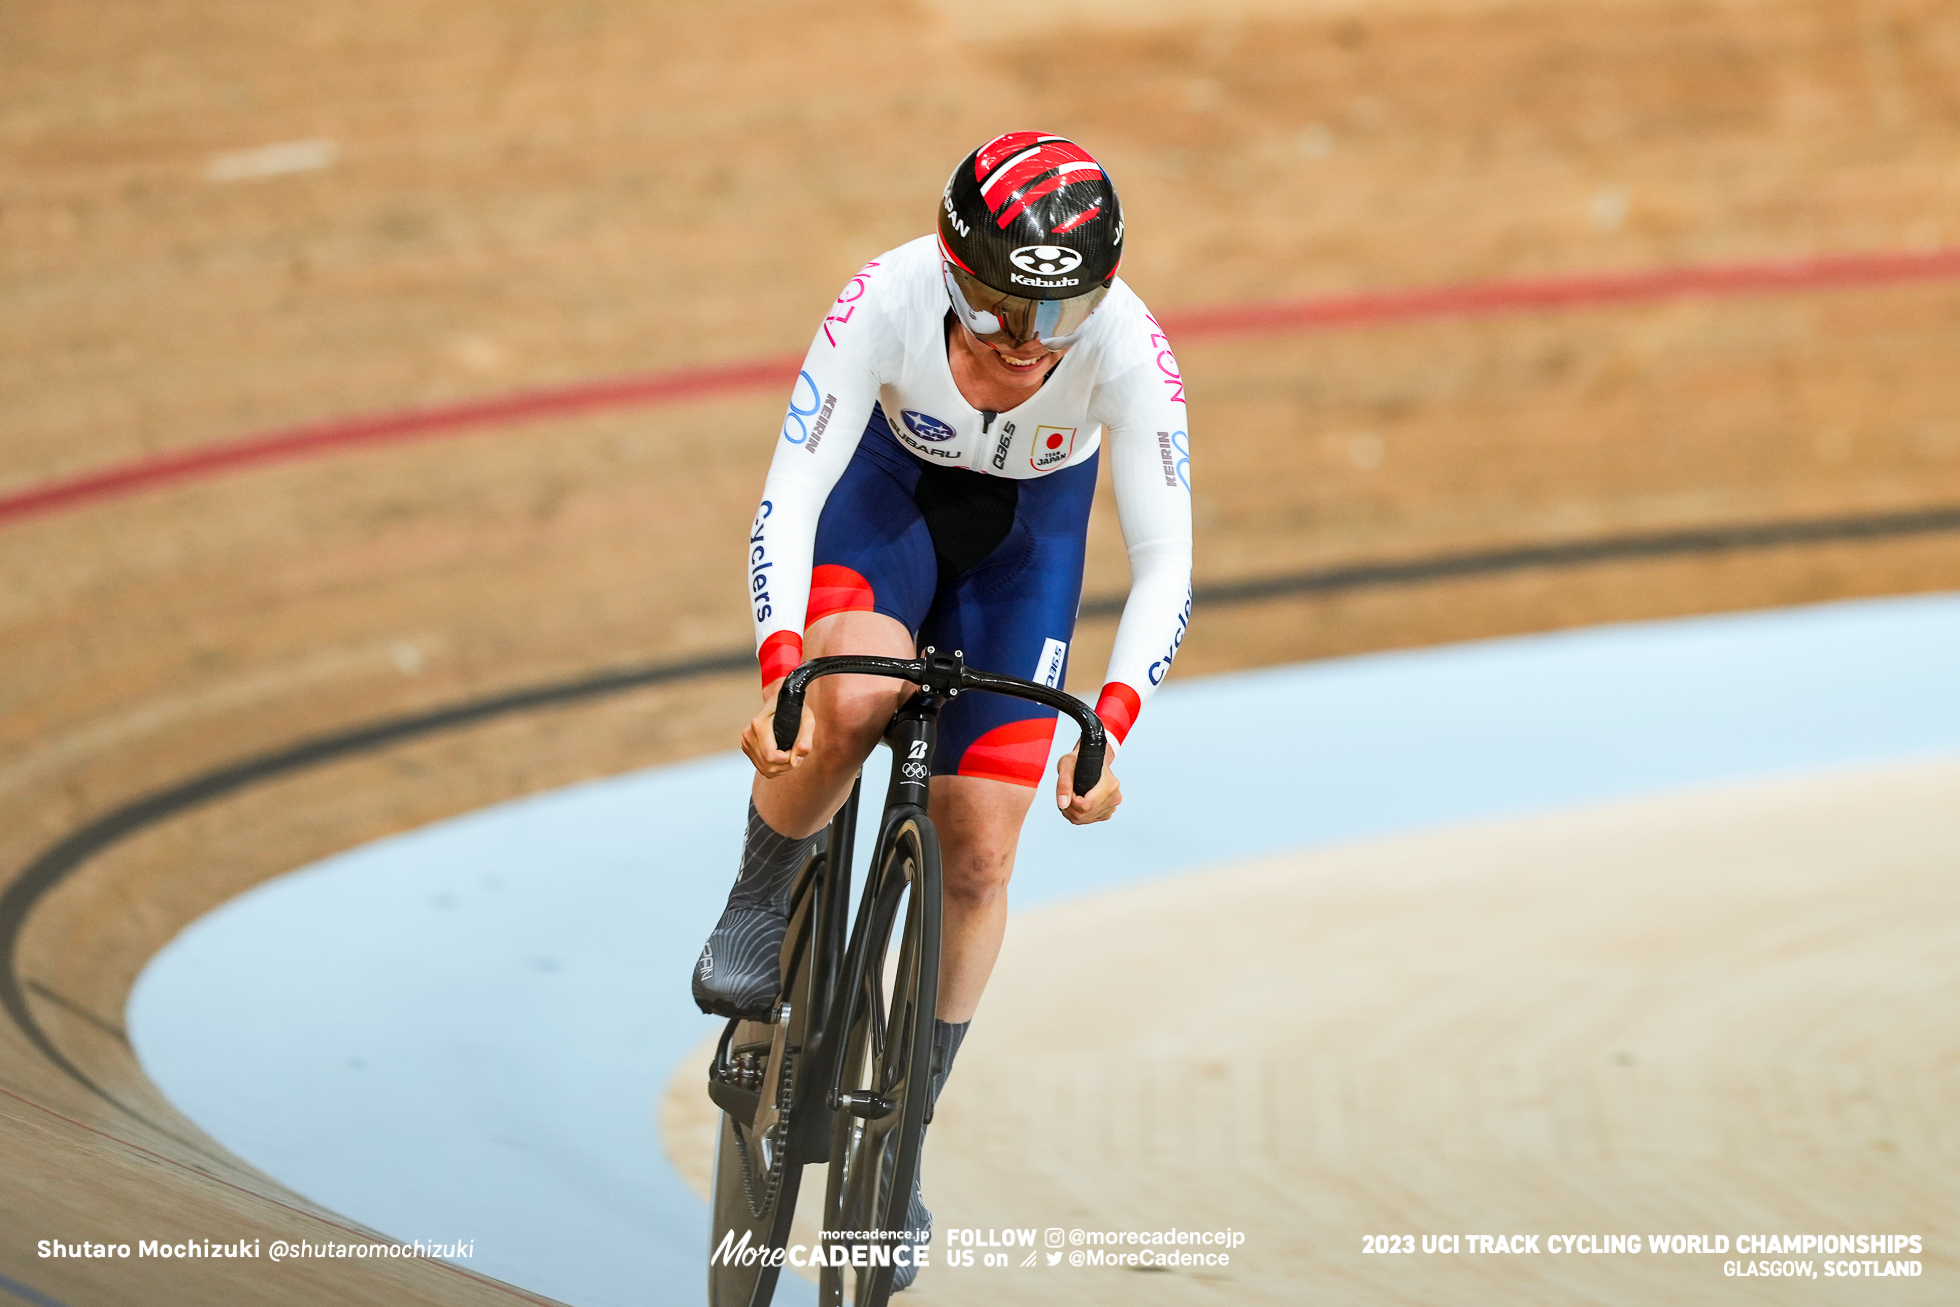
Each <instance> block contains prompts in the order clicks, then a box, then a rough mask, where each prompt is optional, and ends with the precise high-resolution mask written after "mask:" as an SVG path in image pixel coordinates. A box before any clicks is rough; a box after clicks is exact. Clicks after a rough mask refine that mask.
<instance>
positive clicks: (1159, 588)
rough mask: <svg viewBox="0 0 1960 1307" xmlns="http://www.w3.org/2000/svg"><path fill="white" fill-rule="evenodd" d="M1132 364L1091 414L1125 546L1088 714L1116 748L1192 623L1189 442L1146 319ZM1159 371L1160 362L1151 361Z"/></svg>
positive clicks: (1107, 386) (1180, 404)
mask: <svg viewBox="0 0 1960 1307" xmlns="http://www.w3.org/2000/svg"><path fill="white" fill-rule="evenodd" d="M1139 316H1140V319H1141V325H1140V327H1139V328H1138V331H1139V333H1140V334H1141V335H1142V337H1143V338H1144V339H1143V340H1142V341H1141V342H1140V343H1141V345H1143V346H1144V347H1146V348H1144V349H1142V350H1141V351H1139V352H1141V353H1143V354H1145V355H1146V357H1144V358H1143V359H1142V360H1141V361H1140V362H1138V363H1137V364H1136V365H1135V366H1132V367H1129V368H1127V369H1125V370H1124V371H1122V372H1120V373H1118V374H1117V375H1116V376H1115V377H1113V378H1112V379H1111V380H1109V381H1107V382H1105V383H1104V384H1103V385H1102V386H1100V387H1098V395H1097V401H1098V403H1097V407H1098V409H1099V416H1101V417H1102V421H1103V432H1104V444H1105V446H1106V447H1107V448H1108V449H1109V451H1110V477H1111V480H1112V481H1113V482H1114V484H1115V488H1116V511H1117V515H1118V517H1119V518H1120V520H1121V522H1122V527H1123V543H1124V545H1125V546H1126V547H1127V548H1128V550H1129V555H1130V595H1129V598H1128V600H1127V601H1126V602H1125V603H1124V605H1123V619H1122V622H1121V623H1120V624H1119V625H1118V626H1117V628H1116V645H1115V648H1114V649H1113V650H1111V652H1110V657H1109V671H1108V673H1107V675H1106V676H1105V678H1104V682H1105V683H1104V685H1103V689H1102V694H1101V695H1100V696H1098V698H1097V702H1096V715H1097V716H1099V717H1101V718H1102V719H1103V722H1104V724H1105V725H1106V726H1107V727H1108V728H1109V733H1110V734H1111V735H1112V736H1114V737H1115V738H1116V739H1117V740H1118V741H1121V740H1123V739H1124V738H1126V737H1127V736H1128V735H1129V733H1130V728H1131V727H1132V726H1134V725H1135V724H1136V719H1137V714H1138V713H1139V712H1140V711H1141V710H1142V708H1143V705H1144V703H1145V702H1146V701H1148V700H1149V698H1150V696H1151V695H1152V694H1153V693H1154V692H1155V691H1156V689H1157V687H1158V686H1159V685H1161V684H1162V683H1163V680H1164V677H1165V675H1167V674H1168V673H1169V671H1170V668H1171V660H1172V659H1174V658H1175V657H1176V656H1177V652H1178V649H1179V648H1180V647H1182V645H1183V643H1184V632H1185V627H1186V625H1187V624H1188V623H1189V621H1190V618H1191V472H1190V463H1191V456H1190V450H1191V443H1190V432H1189V423H1188V421H1187V419H1186V417H1185V408H1184V385H1183V381H1182V379H1181V378H1180V377H1179V376H1178V371H1177V361H1176V359H1175V358H1174V357H1172V355H1171V353H1170V342H1169V341H1168V340H1167V339H1166V338H1165V337H1164V334H1163V332H1162V331H1161V330H1160V329H1159V328H1158V326H1157V324H1156V323H1155V322H1154V321H1152V320H1151V319H1150V318H1149V317H1148V316H1147V315H1141V314H1140V315H1139ZM1160 359H1161V360H1163V365H1162V366H1160V365H1159V360H1160Z"/></svg>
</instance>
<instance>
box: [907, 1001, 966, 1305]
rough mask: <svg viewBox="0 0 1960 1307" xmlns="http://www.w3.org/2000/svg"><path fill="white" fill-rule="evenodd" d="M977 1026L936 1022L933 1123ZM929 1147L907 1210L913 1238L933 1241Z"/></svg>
mask: <svg viewBox="0 0 1960 1307" xmlns="http://www.w3.org/2000/svg"><path fill="white" fill-rule="evenodd" d="M972 1024H973V1023H972V1022H971V1021H962V1022H960V1023H959V1024H958V1025H954V1024H953V1023H952V1022H950V1021H941V1020H940V1019H939V1018H938V1017H934V1018H933V1019H932V1097H931V1098H928V1099H927V1100H926V1120H927V1121H928V1122H930V1121H931V1120H932V1110H933V1108H934V1107H936V1106H937V1105H938V1103H939V1091H940V1090H942V1089H944V1088H945V1087H946V1077H947V1076H949V1075H951V1074H952V1073H953V1059H954V1058H955V1057H958V1056H959V1052H960V1042H961V1041H962V1040H964V1039H965V1038H966V1028H967V1027H968V1026H970V1025H972ZM925 1158H926V1154H925V1148H924V1147H923V1145H922V1146H921V1147H920V1149H919V1168H915V1169H914V1170H913V1172H912V1201H911V1203H910V1204H909V1205H908V1207H907V1208H906V1216H905V1223H906V1225H907V1226H909V1227H910V1228H911V1229H912V1230H913V1231H914V1234H913V1236H912V1237H913V1238H915V1239H916V1238H919V1237H920V1236H922V1235H923V1236H924V1237H925V1238H926V1240H928V1241H930V1239H931V1235H932V1212H931V1211H930V1210H928V1209H927V1207H926V1204H925V1198H924V1196H923V1194H922V1193H921V1191H920V1187H919V1175H920V1169H921V1168H923V1166H924V1164H925ZM918 1273H919V1272H918V1270H917V1268H915V1267H911V1266H901V1267H900V1268H899V1269H898V1271H897V1272H896V1274H894V1275H893V1276H892V1288H893V1289H894V1290H898V1289H909V1288H911V1287H912V1281H913V1279H914V1277H916V1276H917V1275H918Z"/></svg>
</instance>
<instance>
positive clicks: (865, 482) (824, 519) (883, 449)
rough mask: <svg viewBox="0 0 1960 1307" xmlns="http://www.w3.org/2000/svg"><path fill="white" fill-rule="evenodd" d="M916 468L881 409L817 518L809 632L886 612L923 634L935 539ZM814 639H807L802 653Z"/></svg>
mask: <svg viewBox="0 0 1960 1307" xmlns="http://www.w3.org/2000/svg"><path fill="white" fill-rule="evenodd" d="M919 470H920V468H919V461H918V460H917V459H916V458H914V457H913V456H912V455H911V454H908V453H906V452H905V450H904V448H903V447H902V446H901V445H899V443H898V442H897V441H896V440H894V439H893V438H892V434H891V428H890V427H888V426H887V425H886V424H885V415H884V412H883V410H881V409H878V408H875V407H874V408H873V409H872V410H871V420H870V421H869V422H868V423H867V424H866V425H865V428H864V436H863V438H862V439H861V440H859V441H858V447H857V451H856V452H855V453H854V454H852V456H851V461H850V464H849V466H847V467H846V468H845V469H844V475H843V476H842V477H840V478H839V479H838V481H837V484H836V485H835V486H834V487H832V489H831V492H830V497H829V498H827V499H826V500H824V506H823V513H822V515H821V516H820V517H819V518H818V519H817V540H816V552H815V554H814V556H813V558H812V563H813V566H812V568H811V571H810V608H809V611H808V614H807V615H806V617H805V619H804V626H805V628H806V631H807V632H815V631H816V629H817V626H818V623H820V622H822V621H824V620H825V619H826V618H829V617H832V616H834V615H836V614H838V613H882V614H883V615H884V616H886V617H889V618H890V619H892V620H893V621H894V622H896V623H898V624H899V625H900V626H901V627H903V628H904V629H905V630H906V631H907V632H910V633H916V632H917V631H918V629H919V624H920V623H921V622H923V621H924V620H925V617H926V613H927V612H928V611H930V609H931V608H932V599H933V591H934V589H935V587H936V586H937V585H938V583H939V570H938V562H937V560H936V559H935V558H934V556H933V550H932V534H931V532H930V531H928V530H927V529H926V522H925V517H924V515H923V514H921V513H920V512H919V506H918V504H917V503H915V502H914V501H913V498H912V492H913V490H914V488H915V487H916V486H917V485H918V483H919ZM809 638H810V636H809V634H806V635H805V644H806V647H805V653H809V652H810V651H809V649H808V647H807V646H808V640H809ZM829 652H832V653H868V652H870V651H869V650H858V649H844V648H832V649H831V650H829ZM912 652H913V651H912V650H910V649H908V650H906V651H905V654H904V656H905V657H907V658H909V657H911V656H912Z"/></svg>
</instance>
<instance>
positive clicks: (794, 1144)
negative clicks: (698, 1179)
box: [708, 646, 1108, 1307]
mask: <svg viewBox="0 0 1960 1307" xmlns="http://www.w3.org/2000/svg"><path fill="white" fill-rule="evenodd" d="M847 673H848V674H857V675H870V676H889V677H894V678H896V679H898V680H902V681H909V682H911V683H913V684H914V685H917V686H919V687H920V688H919V691H918V692H917V693H916V694H914V695H913V696H912V697H911V698H910V699H908V700H906V702H905V703H903V704H902V705H900V707H899V709H898V711H897V712H896V713H895V714H894V715H893V717H892V720H891V724H890V726H888V727H887V728H886V730H885V735H884V743H885V744H886V745H887V746H889V747H890V749H891V751H892V772H891V783H890V786H889V787H888V788H887V790H886V793H885V807H884V812H883V815H882V816H881V818H880V820H879V823H878V830H877V843H876V845H875V846H874V849H873V853H872V857H871V864H870V871H869V873H868V875H867V877H866V880H865V885H864V889H863V893H862V896H861V897H860V899H859V901H858V907H857V913H856V917H855V920H854V922H853V923H852V925H851V928H850V931H849V935H848V939H847V937H846V933H845V921H844V914H845V911H846V905H847V902H848V900H849V897H850V882H851V856H852V849H853V845H854V841H855V837H856V833H857V819H858V802H859V798H860V792H861V791H862V789H863V786H864V778H863V775H862V773H860V774H859V777H858V780H857V782H856V783H855V784H853V785H852V787H851V794H850V797H849V798H848V799H846V800H845V802H844V806H843V807H842V808H840V809H839V810H838V812H837V815H836V816H835V817H834V818H833V819H832V820H831V823H830V826H829V829H828V832H827V835H826V838H825V839H824V840H822V841H820V842H819V844H818V847H817V848H816V850H815V851H813V852H812V854H811V855H810V859H809V861H808V862H807V863H805V864H804V866H803V868H802V870H801V871H800V872H799V873H798V874H797V877H796V880H795V883H794V888H793V889H792V891H791V896H790V916H789V933H788V934H787V935H786V936H785V937H784V940H783V950H782V978H783V979H782V986H781V988H780V989H779V990H778V993H777V1000H776V1007H775V1010H774V1011H773V1012H771V1013H770V1014H769V1017H768V1019H766V1020H749V1019H744V1018H740V1017H737V1018H735V1019H732V1020H730V1021H729V1023H728V1026H727V1028H726V1029H725V1030H723V1032H722V1035H721V1040H720V1042H719V1043H718V1044H717V1046H716V1048H715V1054H714V1058H713V1060H712V1061H711V1062H710V1064H709V1067H708V1096H709V1097H710V1098H711V1099H713V1100H714V1102H715V1104H716V1106H718V1107H720V1108H721V1110H722V1115H721V1130H720V1135H719V1138H718V1140H717V1143H716V1147H715V1171H714V1196H713V1207H714V1227H713V1231H712V1233H711V1235H710V1243H709V1262H708V1301H709V1304H710V1307H766V1304H767V1303H768V1302H769V1301H770V1299H771V1297H772V1296H773V1295H774V1293H775V1290H776V1282H777V1279H778V1277H779V1276H780V1274H781V1270H782V1267H783V1264H784V1261H785V1260H786V1250H787V1245H788V1241H789V1230H790V1221H791V1218H792V1216H793V1215H794V1212H795V1209H796V1196H797V1190H798V1187H799V1184H800V1181H801V1176H802V1171H803V1168H804V1167H805V1166H807V1165H809V1164H811V1163H814V1162H827V1163H829V1175H828V1178H827V1182H826V1184H825V1190H824V1203H823V1233H822V1235H821V1236H820V1242H819V1244H818V1246H817V1248H816V1249H815V1250H813V1253H812V1256H811V1257H810V1258H808V1259H806V1261H809V1262H814V1261H816V1259H817V1257H818V1256H819V1255H820V1256H821V1258H822V1261H821V1264H820V1269H819V1278H818V1301H819V1302H821V1303H822V1304H824V1307H844V1305H845V1304H849V1305H850V1307H885V1303H886V1302H887V1300H888V1299H889V1298H890V1296H891V1292H892V1277H893V1275H894V1274H895V1272H896V1269H897V1267H898V1265H901V1264H903V1261H904V1260H905V1259H909V1258H910V1257H912V1256H915V1255H916V1254H917V1253H918V1252H919V1251H921V1250H922V1249H923V1247H924V1241H923V1238H922V1235H923V1232H921V1231H910V1230H907V1229H906V1212H907V1208H908V1206H909V1203H910V1198H911V1193H912V1176H913V1175H914V1173H915V1172H916V1170H917V1168H918V1165H919V1149H920V1147H921V1145H922V1143H923V1141H924V1138H925V1128H926V1124H927V1122H928V1121H929V1120H930V1116H931V1112H930V1105H931V1101H932V1087H931V1086H932V1065H931V1062H932V1020H933V1016H934V1013H935V1010H936V1006H937V994H938V988H939V927H940V920H939V913H940V860H939V837H938V835H937V834H936V833H935V832H934V830H933V825H932V819H931V817H930V816H928V815H927V807H928V798H929V794H930V786H931V780H932V762H933V754H934V751H935V749H936V747H937V745H938V737H939V712H940V709H941V708H942V707H943V706H944V705H945V704H946V703H947V702H948V701H949V700H951V699H953V698H954V697H956V696H958V695H959V694H961V693H963V692H968V691H974V690H980V691H986V692H989V693H993V694H1005V695H1011V696H1013V697H1015V698H1019V699H1027V700H1031V701H1033V702H1035V703H1040V704H1046V705H1048V706H1049V707H1052V708H1056V709H1059V710H1060V711H1062V712H1065V713H1067V714H1068V715H1069V716H1070V717H1072V718H1073V719H1074V720H1075V722H1076V724H1077V725H1078V726H1080V727H1081V729H1082V741H1081V745H1080V747H1079V749H1078V751H1077V753H1076V763H1075V774H1074V776H1073V777H1072V780H1073V783H1074V786H1075V792H1076V793H1077V794H1086V793H1088V792H1089V791H1090V790H1091V789H1093V788H1094V787H1095V784H1096V782H1097V780H1099V779H1100V778H1101V776H1102V767H1103V758H1104V755H1105V752H1106V750H1107V747H1108V746H1107V740H1106V737H1105V735H1104V732H1103V724H1102V721H1101V719H1100V718H1098V717H1097V716H1096V714H1095V710H1094V709H1092V708H1090V707H1089V705H1088V704H1085V703H1083V702H1082V701H1081V700H1080V699H1077V698H1076V697H1075V696H1073V695H1071V694H1067V693H1064V692H1063V691H1061V690H1059V689H1056V688H1054V687H1052V686H1047V685H1042V684H1040V683H1039V682H1036V681H1026V680H1022V679H1021V678H1019V677H1015V676H1002V675H999V674H997V673H994V672H984V671H980V670H978V669H976V668H972V667H968V666H966V664H965V662H964V661H963V655H962V654H961V652H960V651H958V650H955V651H954V652H953V653H951V654H942V653H939V652H938V651H937V650H935V649H933V648H932V647H930V646H929V647H927V648H926V649H925V650H924V652H923V654H922V655H921V656H920V657H918V658H915V659H909V660H908V659H897V658H874V657H869V656H866V657H857V656H852V655H845V656H841V657H834V658H815V659H812V660H810V661H809V662H807V663H804V664H803V665H802V666H801V667H798V668H797V669H796V670H795V671H793V672H791V673H790V674H789V676H788V678H787V679H785V680H784V682H783V688H782V691H781V693H780V694H779V696H778V698H777V701H776V717H775V734H776V745H777V747H778V748H780V749H784V750H787V749H789V748H790V747H791V746H792V745H793V744H794V743H795V742H796V735H797V730H798V728H799V727H800V725H801V723H802V717H803V701H804V697H805V695H806V694H807V693H808V692H809V688H810V685H811V683H812V682H813V681H815V680H816V679H817V678H819V677H823V676H835V675H840V674H847ZM894 940H896V943H897V945H898V949H897V955H896V957H895V958H894V957H893V956H892V952H891V946H892V944H893V942H894ZM832 1263H836V1264H835V1265H833V1264H832Z"/></svg>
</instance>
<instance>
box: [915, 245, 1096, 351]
mask: <svg viewBox="0 0 1960 1307" xmlns="http://www.w3.org/2000/svg"><path fill="white" fill-rule="evenodd" d="M940 266H942V267H943V268H944V269H945V270H946V293H947V295H948V296H950V297H951V298H952V301H953V312H955V313H956V314H958V315H959V319H960V321H961V322H962V323H964V324H966V329H967V330H968V331H970V332H972V333H973V334H974V335H976V336H978V337H979V338H980V339H981V340H983V341H985V342H986V343H987V344H989V345H1004V346H1008V347H1012V346H1015V345H1024V344H1026V343H1027V342H1028V341H1031V340H1038V341H1040V342H1041V343H1042V344H1043V345H1046V346H1047V347H1048V348H1049V349H1066V348H1068V347H1069V346H1070V345H1073V344H1074V343H1075V338H1076V336H1077V335H1078V334H1079V333H1080V332H1081V331H1082V328H1083V327H1085V326H1087V325H1088V322H1089V315H1090V314H1092V313H1094V312H1095V311H1096V306H1097V305H1099V304H1101V303H1102V302H1103V297H1104V296H1106V295H1108V294H1109V287H1108V286H1097V287H1095V288H1094V289H1092V290H1090V291H1088V292H1086V293H1084V294H1081V295H1073V296H1070V297H1069V298H1068V299H1065V300H1034V299H1029V298H1027V297H1026V296H1024V295H1005V294H1002V293H1001V292H1000V291H997V290H995V289H994V288H993V287H991V286H988V285H986V284H985V283H983V282H982V281H981V280H980V279H979V278H978V277H975V276H974V275H973V274H972V273H970V272H968V271H966V269H964V268H961V267H957V266H955V265H954V264H953V263H952V262H951V261H950V260H941V265H940Z"/></svg>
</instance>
